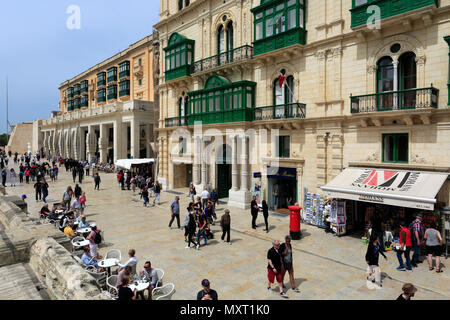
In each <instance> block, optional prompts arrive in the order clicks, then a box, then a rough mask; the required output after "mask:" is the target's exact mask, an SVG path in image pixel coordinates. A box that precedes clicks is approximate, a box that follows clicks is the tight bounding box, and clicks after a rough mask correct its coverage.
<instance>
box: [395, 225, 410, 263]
mask: <svg viewBox="0 0 450 320" xmlns="http://www.w3.org/2000/svg"><path fill="white" fill-rule="evenodd" d="M411 247H412V240H411V231H409V229H408V228H406V224H405V222H404V221H400V248H399V249H398V250H397V259H398V262H399V263H400V265H399V266H398V267H397V270H398V271H406V270H408V271H412V266H411V259H410V252H411ZM402 255H405V259H406V269H405V265H404V264H403V258H402Z"/></svg>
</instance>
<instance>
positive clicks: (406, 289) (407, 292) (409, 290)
mask: <svg viewBox="0 0 450 320" xmlns="http://www.w3.org/2000/svg"><path fill="white" fill-rule="evenodd" d="M402 291H403V293H402V294H401V295H399V296H398V298H397V299H396V300H411V298H412V297H414V295H415V294H416V292H417V288H416V287H414V285H413V284H412V283H405V284H404V285H403V287H402Z"/></svg>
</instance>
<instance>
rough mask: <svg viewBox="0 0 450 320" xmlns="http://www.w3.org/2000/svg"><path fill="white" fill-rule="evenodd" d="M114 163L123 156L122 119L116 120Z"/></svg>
mask: <svg viewBox="0 0 450 320" xmlns="http://www.w3.org/2000/svg"><path fill="white" fill-rule="evenodd" d="M113 126H114V163H115V162H116V161H117V160H119V159H121V158H122V129H123V127H122V119H117V120H115V121H114V124H113Z"/></svg>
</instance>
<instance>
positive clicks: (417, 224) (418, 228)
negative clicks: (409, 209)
mask: <svg viewBox="0 0 450 320" xmlns="http://www.w3.org/2000/svg"><path fill="white" fill-rule="evenodd" d="M409 230H410V231H411V240H412V245H413V250H414V251H413V256H412V261H411V264H412V266H413V267H415V268H416V267H417V264H418V263H419V262H420V261H419V254H420V245H421V244H422V243H421V239H422V237H423V230H422V215H421V214H420V213H419V214H417V215H416V219H415V220H414V221H413V222H411V224H410V226H409Z"/></svg>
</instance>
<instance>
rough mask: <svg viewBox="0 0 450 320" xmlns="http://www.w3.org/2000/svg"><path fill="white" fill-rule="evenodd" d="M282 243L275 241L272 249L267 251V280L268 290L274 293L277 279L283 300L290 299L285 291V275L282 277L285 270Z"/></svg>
mask: <svg viewBox="0 0 450 320" xmlns="http://www.w3.org/2000/svg"><path fill="white" fill-rule="evenodd" d="M279 250H280V241H278V240H274V241H273V242H272V248H270V249H269V250H268V251H267V262H268V264H267V279H268V285H267V290H268V291H269V293H273V292H274V291H273V290H272V288H271V286H272V284H273V283H274V282H275V278H276V279H277V283H278V289H279V292H280V296H281V297H283V298H288V296H287V295H286V293H284V291H283V283H282V282H283V275H282V273H281V272H282V269H283V261H282V259H281V253H280V251H279Z"/></svg>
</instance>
